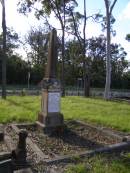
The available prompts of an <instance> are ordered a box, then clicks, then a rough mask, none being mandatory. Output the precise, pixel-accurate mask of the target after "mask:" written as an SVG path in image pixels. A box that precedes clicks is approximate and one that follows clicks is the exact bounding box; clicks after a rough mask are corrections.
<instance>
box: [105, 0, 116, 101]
mask: <svg viewBox="0 0 130 173" xmlns="http://www.w3.org/2000/svg"><path fill="white" fill-rule="evenodd" d="M104 2H105V7H106V18H105V22H106V32H107V33H106V35H107V43H106V83H105V91H104V99H106V100H109V99H110V87H111V46H110V44H111V28H112V25H111V24H112V23H113V18H112V11H113V8H114V6H115V4H116V2H117V0H113V2H111V1H110V0H104ZM111 19H112V20H111Z"/></svg>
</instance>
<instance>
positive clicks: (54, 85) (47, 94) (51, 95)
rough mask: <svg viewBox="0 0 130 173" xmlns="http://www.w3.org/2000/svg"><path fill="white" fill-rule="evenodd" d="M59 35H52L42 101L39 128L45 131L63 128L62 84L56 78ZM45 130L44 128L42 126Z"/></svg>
mask: <svg viewBox="0 0 130 173" xmlns="http://www.w3.org/2000/svg"><path fill="white" fill-rule="evenodd" d="M56 64H57V33H56V30H55V29H53V30H52V32H51V33H50V42H49V50H48V59H47V67H46V73H45V78H44V79H43V90H42V99H41V112H40V113H39V115H38V121H39V122H40V123H38V126H40V124H43V125H44V129H45V131H46V132H47V131H48V132H49V131H51V128H52V129H53V130H54V128H57V127H59V126H60V127H61V126H63V115H62V114H61V113H60V97H61V96H60V93H61V91H60V88H61V87H60V82H59V80H57V78H56ZM41 127H42V128H43V126H41Z"/></svg>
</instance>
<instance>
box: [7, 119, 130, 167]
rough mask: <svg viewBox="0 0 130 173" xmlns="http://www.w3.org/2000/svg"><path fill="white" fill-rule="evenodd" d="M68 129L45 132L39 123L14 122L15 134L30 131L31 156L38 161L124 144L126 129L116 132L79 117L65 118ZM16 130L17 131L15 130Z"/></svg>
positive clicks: (58, 158)
mask: <svg viewBox="0 0 130 173" xmlns="http://www.w3.org/2000/svg"><path fill="white" fill-rule="evenodd" d="M65 124H66V126H65V127H66V128H65V129H64V132H60V131H59V133H56V134H52V135H51V136H48V135H45V134H44V133H43V131H42V130H39V128H37V125H36V124H27V125H26V124H17V125H12V126H11V128H12V130H10V131H11V133H12V136H13V137H14V139H15V138H16V137H15V135H16V134H17V133H18V132H19V130H20V129H26V130H27V132H28V138H27V152H28V159H29V160H30V161H32V162H35V163H38V162H40V161H42V162H44V163H47V164H49V163H53V162H55V161H62V160H64V159H66V158H70V157H73V156H80V155H84V154H85V153H86V154H87V152H88V153H89V152H92V151H93V152H94V151H96V150H98V149H99V151H100V150H103V149H105V148H107V147H109V146H110V145H111V148H112V146H114V145H116V144H122V143H123V142H122V140H123V139H125V138H124V135H123V133H116V132H114V131H110V130H107V129H102V128H98V127H94V126H91V125H88V124H85V123H82V122H78V121H68V122H65ZM13 133H14V134H13ZM128 143H129V142H128Z"/></svg>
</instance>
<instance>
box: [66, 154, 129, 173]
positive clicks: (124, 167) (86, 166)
mask: <svg viewBox="0 0 130 173" xmlns="http://www.w3.org/2000/svg"><path fill="white" fill-rule="evenodd" d="M129 172H130V163H129V160H128V159H127V160H126V159H124V158H117V157H115V160H114V159H113V157H112V156H111V158H107V157H105V156H103V157H101V156H96V157H93V158H91V159H89V160H87V161H84V162H82V163H79V164H76V165H69V166H68V167H67V168H66V170H65V171H64V173H129Z"/></svg>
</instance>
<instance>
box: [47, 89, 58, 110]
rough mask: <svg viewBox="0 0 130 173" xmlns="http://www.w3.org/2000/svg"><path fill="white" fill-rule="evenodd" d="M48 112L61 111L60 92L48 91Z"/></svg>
mask: <svg viewBox="0 0 130 173" xmlns="http://www.w3.org/2000/svg"><path fill="white" fill-rule="evenodd" d="M48 112H60V92H54V93H53V92H51V93H48Z"/></svg>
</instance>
